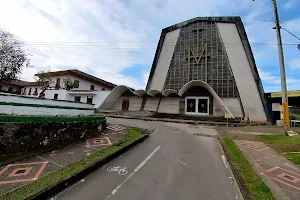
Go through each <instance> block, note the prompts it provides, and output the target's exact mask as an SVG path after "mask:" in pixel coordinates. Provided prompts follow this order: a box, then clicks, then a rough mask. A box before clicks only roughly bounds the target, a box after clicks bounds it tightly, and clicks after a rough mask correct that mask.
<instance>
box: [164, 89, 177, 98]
mask: <svg viewBox="0 0 300 200" xmlns="http://www.w3.org/2000/svg"><path fill="white" fill-rule="evenodd" d="M171 94H176V95H177V92H176V91H175V90H172V89H165V90H164V91H162V95H164V96H165V97H167V96H169V95H171Z"/></svg>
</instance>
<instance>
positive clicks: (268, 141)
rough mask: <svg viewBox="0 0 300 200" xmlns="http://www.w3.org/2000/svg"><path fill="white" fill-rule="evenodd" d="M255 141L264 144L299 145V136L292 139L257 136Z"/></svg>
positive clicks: (283, 136) (280, 136) (282, 136)
mask: <svg viewBox="0 0 300 200" xmlns="http://www.w3.org/2000/svg"><path fill="white" fill-rule="evenodd" d="M257 139H258V140H259V141H262V142H264V143H266V144H281V145H289V144H293V145H300V135H298V136H293V137H289V136H285V135H259V136H257ZM299 150H300V149H299Z"/></svg>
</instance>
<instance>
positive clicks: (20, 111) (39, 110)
mask: <svg viewBox="0 0 300 200" xmlns="http://www.w3.org/2000/svg"><path fill="white" fill-rule="evenodd" d="M0 114H7V115H42V116H57V115H67V116H78V115H92V114H94V110H76V109H59V108H44V107H26V106H12V105H0Z"/></svg>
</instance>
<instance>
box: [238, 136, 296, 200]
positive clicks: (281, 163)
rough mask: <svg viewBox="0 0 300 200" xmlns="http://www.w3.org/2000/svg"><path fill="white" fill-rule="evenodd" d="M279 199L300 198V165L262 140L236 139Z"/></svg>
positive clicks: (294, 199)
mask: <svg viewBox="0 0 300 200" xmlns="http://www.w3.org/2000/svg"><path fill="white" fill-rule="evenodd" d="M235 143H236V144H237V146H238V147H239V148H240V149H241V150H242V152H243V153H244V155H245V156H246V158H247V159H248V160H249V161H250V162H251V164H252V165H253V166H254V169H255V171H256V172H257V173H258V174H259V175H260V177H261V178H262V179H263V180H264V182H265V183H266V184H267V185H268V186H269V187H270V189H271V190H272V192H273V194H274V195H275V196H276V198H277V199H278V200H279V199H280V200H299V199H300V167H299V166H297V165H295V164H294V163H292V162H290V161H289V160H287V159H286V158H285V157H283V156H282V155H280V154H278V153H277V152H276V151H275V150H273V149H272V148H270V147H268V146H267V145H265V144H264V143H262V142H256V141H248V140H235Z"/></svg>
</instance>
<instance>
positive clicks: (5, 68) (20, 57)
mask: <svg viewBox="0 0 300 200" xmlns="http://www.w3.org/2000/svg"><path fill="white" fill-rule="evenodd" d="M23 47H24V43H23V42H22V41H20V40H19V39H18V38H16V37H15V36H14V35H13V34H11V33H9V32H7V31H5V30H3V29H0V86H1V85H2V84H3V83H7V82H10V81H11V80H15V79H17V78H18V76H19V74H20V73H21V70H22V68H23V67H24V66H25V67H29V66H30V60H29V58H28V57H29V56H30V54H29V53H28V51H27V50H25V49H24V48H23Z"/></svg>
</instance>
